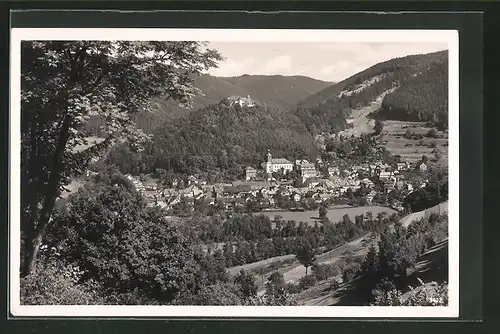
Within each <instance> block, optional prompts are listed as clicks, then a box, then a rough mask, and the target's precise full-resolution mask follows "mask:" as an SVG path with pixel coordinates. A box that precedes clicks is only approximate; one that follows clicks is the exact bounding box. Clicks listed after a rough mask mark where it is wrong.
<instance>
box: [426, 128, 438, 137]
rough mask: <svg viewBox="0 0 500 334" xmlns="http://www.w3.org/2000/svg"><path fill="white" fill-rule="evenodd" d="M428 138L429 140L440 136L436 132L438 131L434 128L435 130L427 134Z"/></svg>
mask: <svg viewBox="0 0 500 334" xmlns="http://www.w3.org/2000/svg"><path fill="white" fill-rule="evenodd" d="M426 136H427V137H429V138H437V136H438V135H437V131H436V129H434V128H433V129H430V130H429V131H428V132H427V134H426Z"/></svg>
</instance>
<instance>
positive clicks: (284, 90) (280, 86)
mask: <svg viewBox="0 0 500 334" xmlns="http://www.w3.org/2000/svg"><path fill="white" fill-rule="evenodd" d="M331 84H332V83H331V82H325V81H321V80H316V79H312V78H309V77H305V76H283V75H242V76H238V77H214V76H211V75H208V74H204V75H201V76H198V77H196V78H195V83H194V86H195V87H197V88H198V89H200V90H201V92H202V94H200V95H198V96H196V97H195V98H194V103H193V108H192V110H196V109H199V108H203V107H206V106H208V105H210V104H215V103H218V102H219V101H220V100H221V99H223V98H225V97H227V96H242V97H246V96H248V95H250V97H251V98H252V99H254V100H256V101H258V102H259V103H260V104H262V105H266V106H269V107H271V108H273V109H278V110H283V111H286V110H289V109H290V108H292V107H293V106H295V104H296V103H297V102H299V101H300V100H302V99H304V98H306V97H307V96H309V95H311V94H314V93H316V92H318V91H320V90H322V89H323V88H325V87H328V86H330V85H331ZM154 102H156V104H157V106H158V108H157V111H156V112H155V113H141V114H139V115H136V116H135V121H136V122H137V123H138V124H139V126H140V127H141V128H143V129H144V130H145V131H146V132H152V131H153V130H154V129H155V128H156V127H157V126H158V125H160V124H162V123H163V122H165V121H167V120H171V119H175V118H178V117H182V116H184V115H185V114H187V113H189V112H190V110H188V109H185V108H182V107H180V106H178V105H177V104H176V103H174V102H172V101H165V100H161V99H156V100H155V101H154Z"/></svg>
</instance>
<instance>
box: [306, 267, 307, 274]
mask: <svg viewBox="0 0 500 334" xmlns="http://www.w3.org/2000/svg"><path fill="white" fill-rule="evenodd" d="M306 276H307V267H306Z"/></svg>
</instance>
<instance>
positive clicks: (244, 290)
mask: <svg viewBox="0 0 500 334" xmlns="http://www.w3.org/2000/svg"><path fill="white" fill-rule="evenodd" d="M234 283H235V284H236V285H237V286H238V287H239V289H240V291H241V294H242V295H243V298H248V297H254V296H256V295H257V286H256V285H255V281H254V279H253V276H252V274H250V273H248V272H246V271H245V270H243V269H242V270H241V271H240V272H239V273H238V275H237V276H236V277H235V278H234Z"/></svg>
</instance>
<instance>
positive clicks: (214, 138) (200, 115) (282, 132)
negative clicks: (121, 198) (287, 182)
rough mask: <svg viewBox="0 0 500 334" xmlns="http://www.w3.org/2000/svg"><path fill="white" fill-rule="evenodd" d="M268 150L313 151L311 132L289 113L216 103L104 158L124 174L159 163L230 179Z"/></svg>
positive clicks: (307, 154) (286, 153) (285, 153)
mask: <svg viewBox="0 0 500 334" xmlns="http://www.w3.org/2000/svg"><path fill="white" fill-rule="evenodd" d="M267 150H270V151H271V152H272V154H273V156H275V157H284V158H289V159H293V158H294V157H297V158H312V157H314V156H316V155H317V151H316V147H315V145H314V141H313V138H312V136H311V135H310V134H309V133H308V132H307V131H306V128H305V127H304V126H303V125H302V124H301V122H300V121H299V120H298V119H297V118H296V117H294V115H293V114H287V113H282V112H279V111H277V110H275V109H271V108H266V107H263V106H255V107H251V108H247V107H240V106H238V105H236V106H230V105H228V104H227V103H226V102H221V103H219V104H214V105H210V106H208V107H206V108H203V109H199V110H195V111H193V112H192V113H190V114H189V115H187V116H185V117H182V118H179V119H177V120H174V121H172V122H166V123H164V124H163V125H162V126H161V127H159V128H158V129H157V130H156V131H155V133H154V141H153V142H152V143H150V145H148V146H147V147H146V149H145V150H144V151H143V152H141V153H138V154H136V153H132V151H130V150H129V149H128V147H127V146H126V144H124V145H121V146H119V147H117V148H115V149H114V150H113V151H112V152H111V153H110V154H109V155H108V157H107V162H108V163H109V164H114V165H116V166H117V167H118V168H119V169H120V170H121V171H122V172H123V173H134V174H138V173H149V172H152V171H153V170H154V169H156V168H162V169H165V170H167V171H169V170H170V171H174V172H177V173H183V174H194V173H203V172H210V175H211V176H214V175H220V176H224V177H226V178H229V179H231V178H239V177H241V176H243V173H244V168H245V166H246V165H252V166H256V165H258V164H260V163H261V162H262V161H263V159H264V158H265V153H266V152H267Z"/></svg>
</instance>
